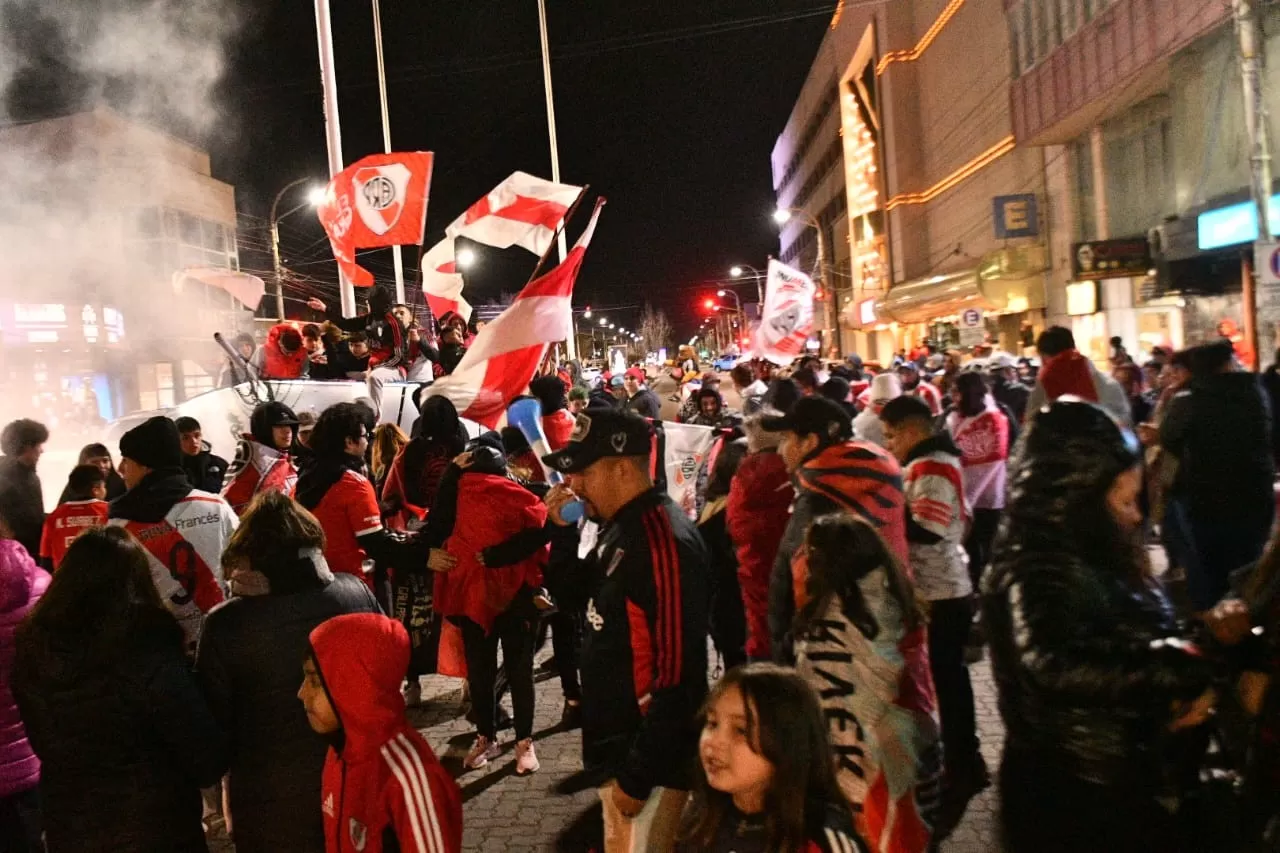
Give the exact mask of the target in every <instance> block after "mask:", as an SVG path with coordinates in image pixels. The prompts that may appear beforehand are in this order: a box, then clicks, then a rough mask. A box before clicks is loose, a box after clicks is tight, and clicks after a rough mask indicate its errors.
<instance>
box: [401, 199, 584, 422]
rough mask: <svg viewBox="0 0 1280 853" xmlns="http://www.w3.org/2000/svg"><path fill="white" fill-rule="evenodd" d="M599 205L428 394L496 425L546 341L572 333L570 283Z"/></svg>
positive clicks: (533, 369)
mask: <svg viewBox="0 0 1280 853" xmlns="http://www.w3.org/2000/svg"><path fill="white" fill-rule="evenodd" d="M603 206H604V199H603V198H602V199H600V200H599V201H597V202H596V209H595V211H594V212H593V213H592V214H591V221H590V222H589V223H588V224H587V229H586V230H585V231H583V232H582V236H581V237H579V238H578V242H577V243H576V244H574V247H573V249H571V250H570V252H569V254H568V256H567V257H566V258H565V259H564V262H563V263H561V264H560V265H559V266H557V267H556V268H555V269H553V270H551V271H550V272H548V273H547V274H546V275H544V276H542V277H541V278H538V279H536V280H534V281H531V282H530V283H529V284H527V285H526V286H525V288H524V290H522V291H520V294H519V295H518V296H516V298H515V301H513V302H512V303H511V305H510V307H508V308H507V310H505V311H503V312H502V313H501V314H499V315H498V316H497V318H496V319H494V321H493V322H492V323H489V324H488V325H486V326H485V327H484V328H483V329H481V330H480V333H479V334H477V335H476V338H475V340H474V341H473V342H472V343H471V348H470V349H468V350H467V353H466V355H464V356H463V357H462V361H461V362H459V364H458V367H457V369H456V370H454V371H453V373H452V374H450V375H449V376H445V377H443V378H441V379H439V380H437V381H436V382H435V383H434V384H433V385H431V386H430V387H429V388H428V389H427V392H426V393H427V396H438V395H443V396H445V397H448V398H449V400H451V401H452V402H453V405H454V406H455V407H456V408H457V410H458V414H460V415H462V416H463V417H464V418H468V419H470V420H473V421H475V422H477V423H480V424H484V425H485V426H487V427H489V428H490V429H493V428H494V427H496V426H497V424H498V421H499V420H500V419H501V418H502V415H503V413H505V412H506V410H507V405H508V404H509V403H510V402H511V401H512V400H514V399H515V398H516V397H518V396H519V395H521V394H523V393H524V392H525V389H526V388H527V387H528V386H529V381H530V380H531V379H533V377H534V376H535V375H536V374H537V372H538V367H539V366H540V365H541V364H542V358H543V356H544V355H545V354H546V351H547V347H548V346H549V345H550V344H551V343H553V342H555V341H563V340H566V339H568V337H569V336H570V335H572V334H573V314H572V312H571V310H570V303H571V302H572V300H573V284H574V282H575V281H576V280H577V278H578V270H579V269H581V268H582V258H583V256H584V255H585V254H586V251H587V244H588V243H589V242H590V241H591V235H592V234H593V233H595V230H596V222H597V221H598V220H599V218H600V209H601V208H602V207H603ZM548 245H549V243H548Z"/></svg>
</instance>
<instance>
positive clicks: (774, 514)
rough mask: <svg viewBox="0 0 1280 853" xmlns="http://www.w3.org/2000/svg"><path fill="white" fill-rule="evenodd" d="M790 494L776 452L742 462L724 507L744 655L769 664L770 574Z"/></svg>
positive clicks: (784, 526) (792, 494)
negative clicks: (742, 614)
mask: <svg viewBox="0 0 1280 853" xmlns="http://www.w3.org/2000/svg"><path fill="white" fill-rule="evenodd" d="M794 499H795V490H794V489H793V488H792V487H791V477H790V475H789V474H787V466H786V465H785V464H784V463H783V461H782V457H781V456H779V455H778V454H777V453H772V452H766V453H753V454H751V455H750V456H747V457H746V458H745V459H743V460H742V464H741V465H739V466H738V473H737V474H735V475H734V477H733V481H732V483H731V484H730V486H729V504H728V506H727V507H726V509H725V512H726V519H727V521H728V523H729V538H730V539H732V540H733V542H734V543H735V544H736V546H737V552H738V583H739V585H740V586H741V587H742V604H743V607H744V608H745V610H746V614H747V657H749V658H752V659H753V660H754V659H760V660H770V659H771V653H770V649H769V573H770V571H772V569H773V561H774V559H775V558H776V557H777V555H778V545H779V544H780V543H781V542H782V534H783V533H785V532H786V529H787V521H788V520H789V519H790V508H791V502H792V501H793V500H794Z"/></svg>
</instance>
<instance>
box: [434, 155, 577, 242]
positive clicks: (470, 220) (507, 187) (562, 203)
mask: <svg viewBox="0 0 1280 853" xmlns="http://www.w3.org/2000/svg"><path fill="white" fill-rule="evenodd" d="M581 193H582V187H574V186H570V185H569V184H556V183H552V182H551V181H545V180H543V179H542V178H535V177H534V176H533V175H530V174H527V173H525V172H513V173H512V174H511V177H509V178H507V179H506V180H505V181H503V182H502V183H500V184H498V185H497V186H496V187H494V188H493V191H492V192H491V193H489V194H488V195H487V196H485V197H484V198H482V199H480V200H479V201H478V202H476V203H475V204H473V205H471V207H470V209H468V210H467V212H466V213H464V214H462V215H461V216H459V217H458V218H457V219H455V220H454V221H453V224H452V225H450V226H449V227H448V228H446V229H445V234H446V235H447V236H449V237H455V238H456V237H466V238H468V239H470V240H474V241H476V242H477V243H484V244H485V245H486V246H493V247H495V248H498V249H507V248H510V247H511V246H521V247H523V248H525V249H528V250H529V251H530V252H533V253H534V254H535V255H538V256H542V255H544V254H546V251H547V249H548V248H550V246H551V242H552V241H553V240H554V239H555V236H556V229H558V228H559V227H560V225H561V224H562V223H563V222H564V217H565V213H566V212H567V211H568V210H569V208H570V207H571V206H572V205H573V203H574V201H576V200H577V198H578V196H579V195H580V194H581Z"/></svg>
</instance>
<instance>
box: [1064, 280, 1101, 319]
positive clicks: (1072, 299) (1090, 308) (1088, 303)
mask: <svg viewBox="0 0 1280 853" xmlns="http://www.w3.org/2000/svg"><path fill="white" fill-rule="evenodd" d="M1067 313H1068V314H1070V315H1071V316H1072V317H1084V316H1087V315H1089V314H1097V313H1098V283H1097V282H1096V281H1080V282H1075V283H1074V284H1068V285H1067Z"/></svg>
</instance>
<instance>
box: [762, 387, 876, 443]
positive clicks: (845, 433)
mask: <svg viewBox="0 0 1280 853" xmlns="http://www.w3.org/2000/svg"><path fill="white" fill-rule="evenodd" d="M760 425H761V426H762V427H764V429H765V430H766V431H767V432H794V433H796V434H797V435H819V436H822V437H823V438H825V439H847V438H851V437H852V436H853V419H852V418H850V417H849V413H848V412H847V411H845V408H844V407H843V406H841V405H840V404H839V403H837V402H835V401H834V400H829V399H827V398H826V397H803V398H801V399H800V400H798V401H797V402H796V404H795V406H793V407H792V408H791V411H790V412H788V413H787V414H785V415H778V416H777V417H771V418H764V419H763V420H761V421H760Z"/></svg>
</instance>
